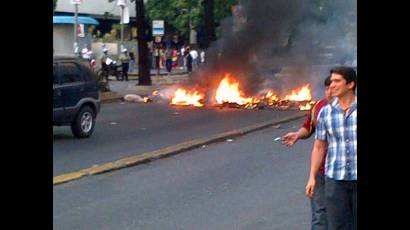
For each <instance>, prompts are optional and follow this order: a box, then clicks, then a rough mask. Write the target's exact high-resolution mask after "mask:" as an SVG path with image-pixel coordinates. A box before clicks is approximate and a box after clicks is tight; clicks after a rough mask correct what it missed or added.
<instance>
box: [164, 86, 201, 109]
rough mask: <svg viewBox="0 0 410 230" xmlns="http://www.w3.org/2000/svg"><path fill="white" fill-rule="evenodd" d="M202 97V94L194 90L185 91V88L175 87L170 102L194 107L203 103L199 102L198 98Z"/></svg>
mask: <svg viewBox="0 0 410 230" xmlns="http://www.w3.org/2000/svg"><path fill="white" fill-rule="evenodd" d="M202 99H204V95H203V94H200V93H199V92H198V91H196V90H192V91H190V92H188V91H186V90H185V89H181V88H179V89H177V90H176V91H175V93H174V96H173V97H172V100H171V104H172V105H193V106H196V107H202V106H204V104H202V103H201V102H199V101H200V100H202Z"/></svg>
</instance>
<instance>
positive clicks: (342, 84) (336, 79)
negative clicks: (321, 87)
mask: <svg viewBox="0 0 410 230" xmlns="http://www.w3.org/2000/svg"><path fill="white" fill-rule="evenodd" d="M330 82H331V83H330V87H329V89H330V91H331V94H332V96H334V97H340V96H343V95H345V94H346V93H347V92H348V91H350V90H352V89H353V87H354V84H355V83H354V82H350V83H349V84H346V80H345V79H344V78H343V76H342V75H340V74H337V73H332V75H331V76H330Z"/></svg>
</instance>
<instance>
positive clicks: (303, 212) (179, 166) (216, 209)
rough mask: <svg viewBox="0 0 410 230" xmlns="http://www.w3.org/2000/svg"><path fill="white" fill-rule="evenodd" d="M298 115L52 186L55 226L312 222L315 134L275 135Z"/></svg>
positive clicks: (294, 225)
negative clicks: (285, 141)
mask: <svg viewBox="0 0 410 230" xmlns="http://www.w3.org/2000/svg"><path fill="white" fill-rule="evenodd" d="M302 122H303V119H299V120H297V121H292V122H289V123H285V124H282V125H281V126H280V127H279V128H273V127H272V128H268V129H264V130H261V131H258V132H253V133H250V134H247V135H245V136H242V137H239V138H236V139H233V140H232V141H225V142H221V143H215V144H211V145H209V146H203V148H198V149H194V150H191V151H188V152H184V153H181V154H178V155H175V156H172V157H169V158H164V159H160V160H157V161H154V162H151V163H149V164H143V165H138V166H134V167H130V168H126V169H122V170H118V171H113V172H109V173H105V174H101V175H95V176H91V177H87V178H84V179H81V180H78V181H73V182H70V183H67V184H62V185H58V186H54V187H53V201H54V202H53V226H54V228H55V229H60V230H64V229H90V230H94V229H204V230H205V229H235V230H236V229H249V230H259V229H269V230H272V229H275V230H300V229H309V228H310V205H309V200H308V198H306V196H305V195H304V188H305V185H306V180H307V175H308V168H309V159H310V150H311V147H312V143H313V138H311V139H309V140H305V141H299V142H298V143H296V144H295V146H294V147H293V148H288V147H286V146H284V145H282V144H281V143H280V141H276V142H275V141H273V140H274V138H276V137H278V136H280V135H283V134H284V133H285V132H287V131H289V130H295V129H297V128H299V126H300V125H301V123H302Z"/></svg>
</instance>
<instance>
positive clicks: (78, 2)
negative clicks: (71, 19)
mask: <svg viewBox="0 0 410 230" xmlns="http://www.w3.org/2000/svg"><path fill="white" fill-rule="evenodd" d="M81 3H83V0H71V4H74V5H75V4H77V5H79V4H81Z"/></svg>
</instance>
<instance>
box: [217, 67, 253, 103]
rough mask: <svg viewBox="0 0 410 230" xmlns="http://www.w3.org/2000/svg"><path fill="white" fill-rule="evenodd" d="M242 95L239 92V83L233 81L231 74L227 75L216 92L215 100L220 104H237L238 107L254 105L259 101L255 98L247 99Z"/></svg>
mask: <svg viewBox="0 0 410 230" xmlns="http://www.w3.org/2000/svg"><path fill="white" fill-rule="evenodd" d="M242 95H243V93H242V92H241V91H239V82H237V81H235V80H234V79H232V78H231V75H230V74H225V77H224V78H223V79H222V80H221V82H220V83H219V86H218V89H217V90H216V95H215V99H216V102H218V103H219V104H223V103H236V104H238V105H243V104H249V103H253V102H254V101H255V100H257V99H255V98H245V97H242Z"/></svg>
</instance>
